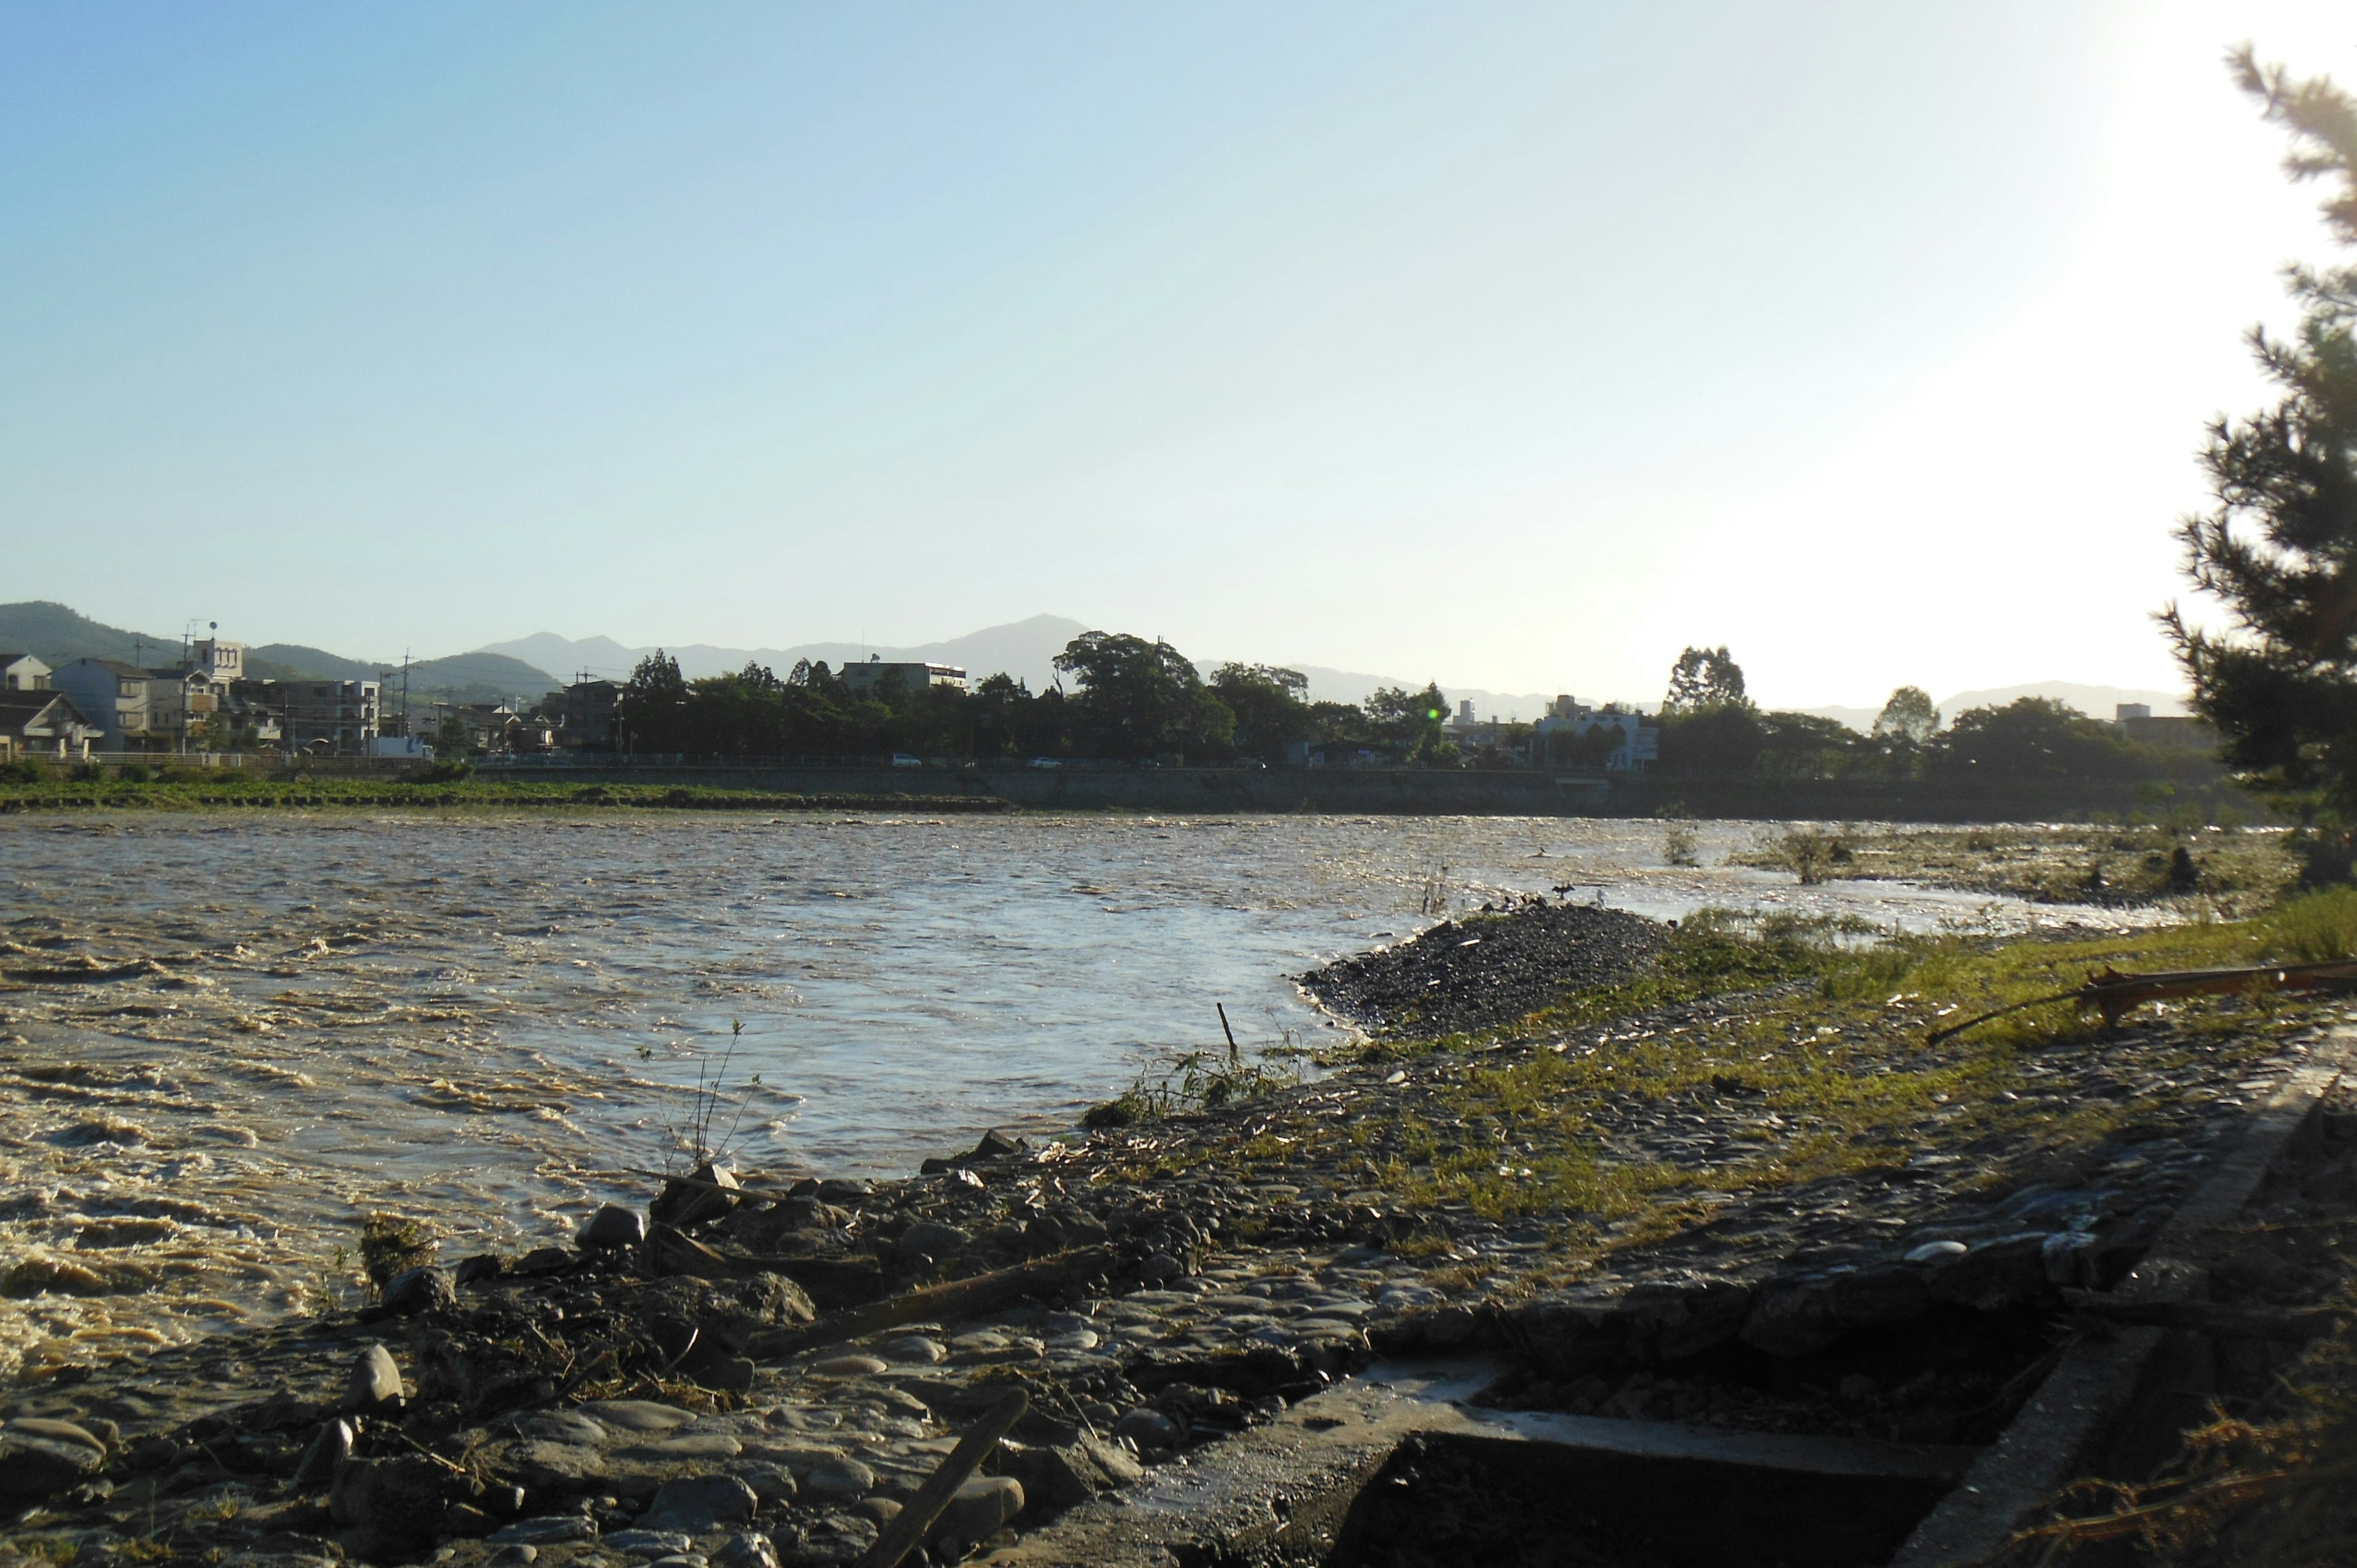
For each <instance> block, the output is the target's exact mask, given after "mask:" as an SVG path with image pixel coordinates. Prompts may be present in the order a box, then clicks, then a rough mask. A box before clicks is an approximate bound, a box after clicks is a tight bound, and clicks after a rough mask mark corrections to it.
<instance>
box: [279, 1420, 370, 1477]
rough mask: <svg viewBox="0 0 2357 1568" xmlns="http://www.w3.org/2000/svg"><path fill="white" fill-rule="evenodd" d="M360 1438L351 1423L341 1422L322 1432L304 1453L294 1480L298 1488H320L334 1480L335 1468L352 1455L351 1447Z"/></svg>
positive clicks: (321, 1429)
mask: <svg viewBox="0 0 2357 1568" xmlns="http://www.w3.org/2000/svg"><path fill="white" fill-rule="evenodd" d="M358 1435H359V1434H357V1433H355V1432H354V1431H353V1430H352V1423H350V1422H349V1421H344V1420H341V1419H338V1420H335V1421H331V1422H329V1423H327V1424H326V1425H325V1426H322V1427H321V1428H319V1435H317V1437H314V1438H313V1439H311V1445H310V1446H309V1447H308V1448H306V1449H305V1450H304V1451H303V1457H302V1459H301V1460H300V1461H299V1462H297V1463H296V1466H295V1474H294V1476H293V1477H292V1483H293V1485H295V1486H296V1487H317V1486H320V1485H323V1484H324V1483H326V1482H328V1481H330V1480H333V1479H334V1478H335V1474H336V1466H339V1465H340V1464H342V1463H343V1462H344V1461H345V1460H347V1459H349V1458H350V1457H351V1455H352V1443H353V1441H354V1440H355V1438H356V1437H357V1436H358Z"/></svg>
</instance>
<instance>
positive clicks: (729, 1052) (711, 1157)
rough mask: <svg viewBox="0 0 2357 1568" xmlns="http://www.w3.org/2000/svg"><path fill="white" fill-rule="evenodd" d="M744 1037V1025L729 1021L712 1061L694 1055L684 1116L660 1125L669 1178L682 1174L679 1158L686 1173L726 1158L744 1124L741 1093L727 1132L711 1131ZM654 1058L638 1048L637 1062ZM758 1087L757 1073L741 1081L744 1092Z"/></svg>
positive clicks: (722, 1108)
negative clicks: (692, 1078)
mask: <svg viewBox="0 0 2357 1568" xmlns="http://www.w3.org/2000/svg"><path fill="white" fill-rule="evenodd" d="M744 1037H745V1021H744V1020H743V1019H741V1018H731V1019H729V1020H728V1045H727V1047H726V1049H724V1050H723V1051H721V1053H720V1054H719V1057H718V1058H717V1059H715V1058H714V1057H713V1055H712V1053H711V1052H709V1051H705V1050H701V1049H699V1050H698V1051H697V1052H696V1055H695V1090H694V1093H692V1094H691V1095H690V1096H689V1097H688V1102H687V1112H686V1114H685V1115H684V1116H683V1118H681V1119H680V1120H679V1121H676V1122H668V1121H667V1122H664V1123H663V1133H664V1134H665V1139H666V1142H667V1143H668V1144H669V1145H670V1147H669V1148H668V1149H667V1150H666V1151H665V1152H664V1159H665V1161H666V1168H667V1170H668V1172H669V1174H670V1175H673V1176H678V1175H681V1174H683V1173H682V1172H681V1170H679V1169H678V1168H677V1165H678V1162H679V1160H680V1159H681V1157H682V1156H684V1157H685V1159H686V1169H687V1170H688V1171H690V1172H693V1171H698V1170H702V1169H705V1167H707V1166H711V1165H719V1164H720V1163H721V1162H722V1161H724V1160H726V1158H727V1157H728V1152H729V1150H730V1149H731V1148H732V1147H734V1146H735V1144H736V1142H737V1130H738V1129H739V1128H740V1127H742V1126H743V1125H744V1123H745V1110H746V1101H745V1098H744V1091H743V1090H739V1091H738V1093H737V1099H736V1114H735V1115H734V1116H732V1117H731V1118H730V1119H729V1122H728V1129H727V1131H726V1132H725V1133H721V1134H720V1135H719V1137H717V1138H715V1137H714V1136H713V1130H714V1129H715V1128H716V1127H718V1126H719V1124H720V1116H721V1113H722V1112H724V1111H726V1110H727V1109H728V1105H729V1101H728V1096H727V1093H726V1089H727V1083H728V1069H729V1067H730V1066H731V1065H732V1064H733V1063H734V1062H735V1061H736V1059H737V1041H739V1040H741V1039H743V1038H744ZM654 1054H655V1053H654V1047H651V1046H640V1047H639V1059H640V1061H649V1060H651V1059H653V1057H654ZM760 1087H761V1075H760V1074H759V1073H758V1072H757V1073H755V1074H754V1075H753V1076H752V1077H750V1078H748V1079H746V1080H745V1090H754V1089H759V1088H760Z"/></svg>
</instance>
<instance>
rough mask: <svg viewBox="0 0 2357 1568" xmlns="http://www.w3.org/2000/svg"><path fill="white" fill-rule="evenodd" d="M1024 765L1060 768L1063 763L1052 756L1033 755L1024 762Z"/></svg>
mask: <svg viewBox="0 0 2357 1568" xmlns="http://www.w3.org/2000/svg"><path fill="white" fill-rule="evenodd" d="M1025 766H1026V767H1028V768H1061V767H1062V766H1064V765H1063V764H1062V763H1060V762H1059V761H1057V760H1056V759H1055V758H1054V757H1033V758H1032V759H1031V760H1030V761H1029V762H1028V763H1027V764H1025Z"/></svg>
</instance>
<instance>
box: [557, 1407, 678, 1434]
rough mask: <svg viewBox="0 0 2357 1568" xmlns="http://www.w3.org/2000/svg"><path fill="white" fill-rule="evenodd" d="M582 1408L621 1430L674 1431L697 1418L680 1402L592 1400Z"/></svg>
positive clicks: (599, 1419)
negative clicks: (678, 1403)
mask: <svg viewBox="0 0 2357 1568" xmlns="http://www.w3.org/2000/svg"><path fill="white" fill-rule="evenodd" d="M581 1408H582V1410H583V1411H584V1412H587V1414H589V1415H592V1416H595V1417H596V1418H597V1420H598V1421H600V1422H602V1423H605V1424H606V1425H608V1426H610V1427H613V1428H615V1429H616V1430H618V1431H622V1432H648V1433H665V1432H671V1431H673V1430H675V1429H677V1428H679V1427H683V1426H685V1425H686V1424H687V1423H689V1422H691V1421H694V1419H695V1417H694V1415H693V1414H691V1413H690V1412H686V1411H683V1410H682V1409H680V1408H679V1407H678V1406H677V1405H668V1404H657V1403H656V1402H654V1401H652V1400H592V1401H590V1402H588V1403H587V1404H585V1405H583V1406H582V1407H581Z"/></svg>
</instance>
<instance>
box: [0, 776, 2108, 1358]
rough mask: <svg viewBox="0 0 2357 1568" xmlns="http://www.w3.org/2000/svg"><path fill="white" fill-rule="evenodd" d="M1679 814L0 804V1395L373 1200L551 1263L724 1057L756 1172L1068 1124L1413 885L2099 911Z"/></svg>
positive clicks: (1284, 1023)
mask: <svg viewBox="0 0 2357 1568" xmlns="http://www.w3.org/2000/svg"><path fill="white" fill-rule="evenodd" d="M1688 827H1689V829H1690V831H1691V832H1693V834H1694V836H1695V840H1696V842H1697V845H1698V848H1699V850H1700V856H1699V858H1700V860H1701V862H1702V864H1701V865H1699V866H1695V867H1684V868H1681V867H1673V866H1670V865H1666V864H1665V861H1664V854H1663V830H1662V827H1661V825H1660V824H1658V823H1653V822H1600V821H1599V822H1587V821H1567V820H1562V819H1527V820H1525V819H1500V818H1416V819H1404V818H1379V819H1350V818H1333V817H1322V818H1321V817H1282V818H1277V817H1265V818H1241V819H1240V818H1216V819H1209V820H1202V821H1195V820H1186V821H1180V820H1175V819H1167V820H1155V819H1146V818H1135V817H1075V818H1055V817H1005V818H996V817H994V818H974V817H952V818H949V819H946V820H935V819H929V818H925V817H921V816H916V815H909V816H875V817H866V818H856V819H855V818H847V817H840V816H834V817H819V816H797V817H791V818H783V819H775V820H762V819H759V818H755V819H752V820H749V821H748V820H747V819H746V818H745V817H743V816H737V815H725V816H724V815H711V816H705V815H695V814H690V813H684V812H682V813H661V814H653V813H650V814H647V815H628V816H626V815H620V814H617V813H599V814H581V815H555V814H522V813H519V814H504V813H490V812H486V813H483V814H480V815H473V816H450V815H436V816H426V815H424V814H402V813H391V812H387V813H383V814H371V813H368V812H361V811H348V812H320V813H316V814H303V813H296V812H271V813H267V814H257V815H254V816H240V815H231V814H226V813H201V814H190V815H172V814H163V813H124V814H112V813H108V814H101V813H91V814H88V815H79V814H78V815H74V816H70V817H66V816H40V815H25V816H15V817H6V818H0V976H5V981H0V1294H5V1299H0V1373H5V1371H6V1370H8V1369H10V1368H12V1367H16V1366H19V1365H22V1366H23V1367H24V1369H26V1370H28V1371H34V1372H38V1371H39V1370H41V1369H44V1368H48V1367H50V1366H53V1365H60V1364H65V1363H70V1362H72V1361H75V1360H86V1359H91V1358H92V1357H94V1356H99V1355H104V1354H108V1353H111V1352H113V1351H114V1350H119V1349H124V1348H134V1347H136V1346H139V1345H153V1344H158V1343H164V1342H168V1341H174V1340H178V1339H180V1338H184V1337H188V1336H189V1335H192V1334H196V1333H200V1332H203V1331H205V1330H206V1329H208V1328H211V1327H215V1326H221V1325H222V1324H224V1323H228V1322H234V1321H237V1320H239V1319H242V1318H245V1317H249V1316H257V1315H267V1314H272V1313H277V1312H285V1311H299V1310H303V1309H305V1307H306V1306H307V1305H311V1304H313V1303H315V1302H317V1300H318V1299H320V1295H321V1293H323V1292H333V1291H336V1290H339V1289H340V1288H342V1287H341V1285H340V1284H339V1281H341V1280H344V1279H348V1278H349V1276H350V1260H349V1258H348V1257H339V1253H338V1248H339V1246H346V1245H349V1244H350V1241H351V1240H353V1237H354V1234H355V1232H354V1226H355V1223H356V1219H357V1218H358V1217H359V1216H360V1215H361V1214H363V1213H365V1212H367V1211H369V1210H371V1209H377V1208H389V1209H395V1210H399V1211H401V1212H404V1213H407V1214H414V1215H421V1216H425V1217H426V1218H428V1219H431V1220H432V1221H433V1222H435V1223H436V1224H437V1225H438V1226H439V1227H440V1228H441V1229H442V1230H444V1232H445V1233H446V1235H447V1237H449V1238H450V1240H448V1241H447V1242H446V1250H445V1256H446V1257H447V1256H454V1255H457V1251H463V1250H466V1249H468V1248H470V1247H479V1246H482V1245H504V1246H514V1245H518V1244H525V1243H536V1242H539V1241H544V1240H554V1239H558V1238H560V1237H561V1236H562V1235H563V1233H565V1231H566V1230H569V1229H570V1228H571V1227H572V1226H573V1225H575V1224H576V1223H577V1222H578V1221H579V1219H581V1218H582V1217H583V1216H584V1215H585V1214H586V1213H587V1211H588V1210H589V1209H590V1208H593V1207H594V1206H595V1205H596V1204H597V1202H598V1201H600V1200H601V1199H602V1198H603V1197H607V1196H608V1195H630V1196H633V1197H635V1196H637V1195H641V1194H643V1192H644V1190H645V1188H646V1187H647V1180H646V1176H645V1175H644V1173H646V1172H649V1171H659V1170H661V1169H662V1167H663V1166H664V1165H665V1164H666V1162H667V1160H668V1159H669V1158H670V1157H671V1155H672V1154H673V1149H674V1148H675V1147H676V1142H675V1139H674V1137H673V1133H674V1132H675V1130H676V1128H677V1127H678V1126H679V1125H680V1124H681V1123H682V1122H683V1121H684V1120H685V1119H686V1118H688V1117H689V1116H691V1115H692V1114H693V1107H694V1087H695V1085H696V1082H697V1080H698V1076H699V1073H702V1074H704V1075H705V1076H706V1077H707V1078H708V1077H709V1075H710V1074H711V1073H712V1072H713V1071H714V1070H715V1069H716V1067H717V1065H718V1062H719V1057H720V1053H721V1052H723V1051H724V1050H726V1048H727V1047H729V1046H730V1044H731V1042H732V1040H733V1041H734V1047H735V1048H734V1054H733V1056H732V1057H730V1058H729V1059H728V1061H727V1077H726V1082H725V1084H724V1086H723V1090H724V1092H723V1094H722V1096H721V1098H720V1103H719V1112H718V1125H717V1126H716V1128H715V1129H714V1131H715V1133H727V1134H730V1138H731V1143H732V1145H733V1147H734V1149H735V1150H736V1151H737V1157H738V1158H739V1159H740V1161H741V1162H742V1163H744V1164H746V1165H753V1166H758V1167H760V1168H763V1169H770V1170H780V1169H796V1170H823V1171H825V1172H828V1173H830V1174H859V1173H877V1172H898V1171H901V1170H905V1169H906V1168H907V1167H909V1165H912V1164H913V1163H914V1162H915V1161H916V1160H917V1159H918V1158H919V1157H920V1156H921V1155H926V1154H929V1153H938V1152H943V1151H948V1150H952V1149H955V1148H959V1147H962V1146H964V1145H966V1144H971V1142H972V1141H973V1139H974V1136H975V1135H976V1134H977V1133H979V1132H980V1131H981V1130H982V1129H983V1128H985V1127H988V1126H998V1127H1003V1128H1007V1129H1009V1130H1012V1131H1018V1132H1025V1133H1032V1134H1035V1135H1036V1134H1039V1133H1053V1132H1055V1131H1058V1130H1060V1129H1062V1128H1065V1127H1068V1126H1070V1125H1071V1123H1072V1122H1073V1120H1074V1118H1075V1117H1076V1116H1077V1114H1078V1113H1079V1112H1080V1111H1081V1110H1082V1108H1083V1107H1084V1106H1085V1105H1087V1104H1089V1103H1091V1102H1092V1101H1097V1100H1102V1099H1104V1098H1106V1097H1108V1096H1109V1095H1111V1094H1113V1093H1115V1092H1117V1091H1118V1090H1121V1089H1122V1088H1124V1087H1125V1086H1126V1085H1128V1084H1129V1083H1131V1082H1132V1081H1134V1080H1135V1079H1136V1078H1137V1077H1138V1076H1139V1074H1140V1073H1141V1072H1152V1071H1154V1070H1156V1066H1157V1063H1158V1062H1162V1061H1166V1060H1167V1059H1168V1057H1169V1056H1170V1055H1171V1054H1172V1053H1174V1052H1177V1051H1180V1050H1185V1049H1189V1048H1195V1047H1207V1046H1211V1045H1213V1044H1215V1043H1217V1042H1218V1041H1219V1040H1220V1033H1219V1020H1218V1017H1217V1015H1216V1014H1215V1013H1214V1011H1213V1004H1214V1003H1222V1004H1225V1006H1226V1008H1227V1012H1228V1016H1229V1018H1230V1019H1231V1020H1232V1023H1233V1024H1234V1026H1235V1027H1236V1030H1237V1032H1238V1035H1239V1037H1240V1039H1241V1041H1242V1043H1243V1046H1244V1047H1245V1048H1246V1049H1247V1050H1251V1049H1255V1048H1259V1047H1269V1046H1280V1045H1283V1044H1286V1043H1287V1042H1293V1043H1315V1042H1317V1041H1318V1040H1320V1039H1330V1038H1332V1037H1334V1036H1332V1035H1331V1034H1329V1033H1328V1031H1329V1030H1331V1029H1332V1028H1333V1027H1334V1026H1332V1025H1330V1024H1329V1023H1327V1022H1325V1021H1324V1020H1322V1019H1321V1018H1320V1017H1319V1016H1318V1015H1317V1014H1316V1013H1315V1012H1314V1011H1313V1010H1311V1009H1310V1008H1309V1007H1308V1006H1307V1005H1306V1004H1304V1003H1303V1002H1302V1001H1301V999H1300V997H1299V996H1298V994H1297V992H1296V991H1295V989H1294V986H1293V983H1292V982H1291V980H1290V978H1289V976H1291V975H1293V974H1296V973H1298V972H1301V971H1302V970H1304V969H1307V968H1308V967H1310V966H1312V965H1314V964H1316V963H1318V962H1319V961H1323V960H1324V959H1327V958H1329V957H1333V956H1335V955H1338V954H1340V953H1344V952H1349V951H1353V950H1360V949H1362V948H1366V947H1370V946H1373V945H1376V944H1378V943H1380V942H1383V941H1385V940H1394V939H1396V938H1401V937H1405V936H1408V935H1411V934H1413V933H1414V932H1415V930H1416V929H1420V928H1421V927H1422V926H1423V925H1425V924H1426V923H1428V918H1429V917H1428V916H1427V914H1426V912H1425V911H1426V909H1428V908H1431V907H1432V903H1431V900H1432V898H1433V896H1434V893H1435V889H1436V887H1445V890H1446V891H1445V894H1444V895H1443V897H1445V898H1446V900H1447V901H1448V904H1449V906H1450V907H1451V908H1458V909H1462V908H1467V907H1476V908H1478V907H1479V905H1480V903H1482V902H1483V901H1484V900H1485V899H1493V898H1498V897H1503V896H1505V895H1507V894H1508V893H1511V892H1538V891H1544V890H1548V889H1555V890H1562V889H1566V888H1568V889H1572V892H1571V894H1570V896H1571V897H1577V898H1580V899H1582V900H1587V899H1591V898H1600V899H1601V900H1602V901H1604V902H1606V903H1608V904H1611V905H1614V906H1617V907H1620V908H1630V909H1634V910H1637V911H1640V912H1642V913H1646V914H1652V915H1659V916H1677V915H1682V914H1684V913H1686V912H1688V911H1690V910H1693V909H1695V908H1700V907H1705V906H1713V905H1717V906H1726V907H1738V908H1759V907H1775V908H1794V909H1800V910H1806V911H1815V912H1825V913H1855V914H1857V915H1861V916H1864V917H1867V918H1870V919H1873V920H1876V921H1878V922H1883V923H1888V924H1899V925H1904V926H1908V927H1910V928H1917V929H1921V928H1925V927H1930V926H1934V925H1938V924H1941V923H1943V922H1974V923H1989V924H1993V925H1995V926H1997V927H2018V926H2023V925H2028V924H2031V923H2034V922H2041V921H2043V922H2061V921H2064V920H2071V919H2081V920H2086V921H2089V922H2101V921H2104V920H2106V919H2108V918H2115V917H2107V916H2104V915H2100V914H2096V913H2094V912H2093V911H2087V910H2076V909H2068V908H2036V909H2033V908H2029V907H2026V906H2022V905H2018V904H2010V903H2007V902H2005V901H2003V900H1992V899H1990V898H1988V897H1986V896H1982V895H1976V894H1975V895H1963V894H1953V893H1944V892H1939V891H1933V890H1927V889H1922V888H1915V887H1909V886H1901V885H1896V884H1865V883H1844V884H1832V885H1829V886H1821V887H1801V886H1796V885H1795V884H1794V881H1793V879H1792V877H1791V876H1790V875H1782V874H1775V873H1766V872H1759V871H1748V870H1741V869H1737V868H1731V867H1727V866H1724V865H1720V864H1719V862H1720V861H1721V860H1722V859H1723V857H1724V856H1725V855H1726V854H1727V853H1728V852H1729V851H1731V850H1734V849H1737V848H1740V847H1742V846H1744V845H1747V844H1749V843H1750V842H1751V841H1752V839H1753V838H1754V837H1755V836H1757V835H1758V834H1759V833H1760V832H1761V831H1762V830H1761V829H1760V828H1759V827H1758V826H1756V825H1752V824H1741V823H1716V822H1700V823H1693V824H1688ZM1444 868H1446V869H1445V875H1444ZM739 1028H741V1034H738V1033H737V1032H736V1031H737V1029H739Z"/></svg>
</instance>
